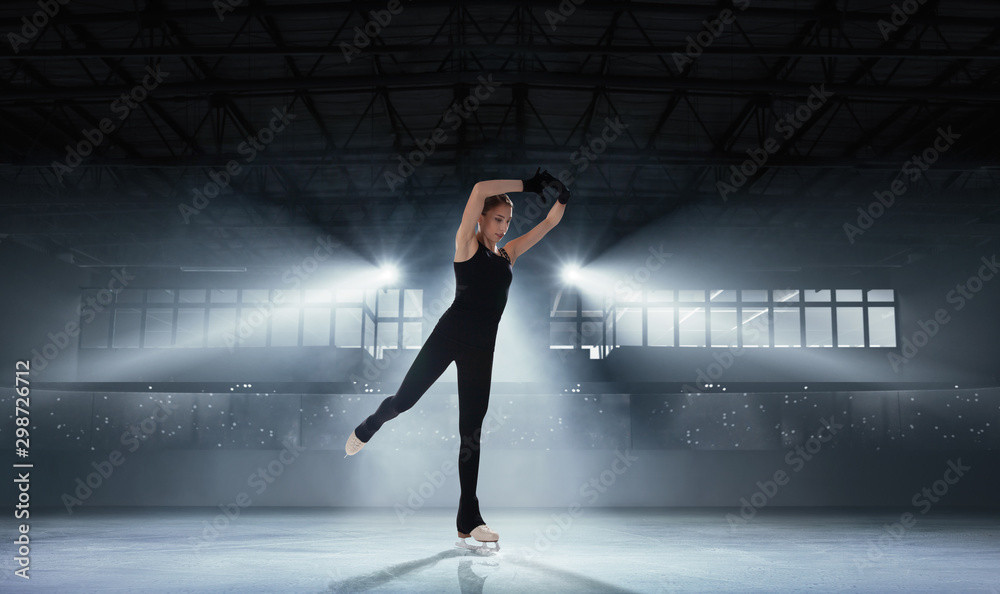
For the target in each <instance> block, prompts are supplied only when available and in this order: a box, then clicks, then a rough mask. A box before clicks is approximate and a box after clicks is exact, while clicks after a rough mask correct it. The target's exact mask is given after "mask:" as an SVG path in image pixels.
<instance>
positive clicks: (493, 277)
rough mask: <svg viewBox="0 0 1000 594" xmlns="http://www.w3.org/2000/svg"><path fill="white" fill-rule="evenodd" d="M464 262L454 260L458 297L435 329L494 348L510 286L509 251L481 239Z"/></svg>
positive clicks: (458, 339)
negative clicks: (495, 249) (492, 247)
mask: <svg viewBox="0 0 1000 594" xmlns="http://www.w3.org/2000/svg"><path fill="white" fill-rule="evenodd" d="M477 243H478V244H479V249H477V250H476V253H475V254H474V255H473V256H472V257H471V258H469V259H468V260H466V261H465V262H454V264H455V300H454V301H453V302H452V304H451V306H450V307H448V309H447V310H445V312H444V313H443V314H441V319H440V320H438V323H437V326H435V327H434V331H435V332H440V333H441V334H443V335H445V336H447V337H449V338H452V339H454V340H456V341H458V342H460V343H462V344H464V345H467V346H471V347H475V348H479V349H486V350H489V351H493V349H494V347H495V346H496V340H497V328H498V327H499V325H500V316H501V315H502V314H503V310H504V307H505V306H506V305H507V290H508V289H509V288H510V283H511V281H512V280H513V279H514V268H513V266H512V265H511V262H510V257H509V256H508V255H507V252H506V251H505V250H504V249H503V248H500V253H501V254H502V256H498V255H496V254H495V253H493V252H491V251H490V250H489V249H487V247H486V246H485V245H483V244H482V242H477Z"/></svg>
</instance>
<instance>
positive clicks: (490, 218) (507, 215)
mask: <svg viewBox="0 0 1000 594" xmlns="http://www.w3.org/2000/svg"><path fill="white" fill-rule="evenodd" d="M513 214H514V209H513V208H511V206H510V205H509V204H500V205H499V206H495V207H494V208H493V210H491V211H489V212H488V213H486V214H485V215H480V217H479V229H480V230H481V231H482V232H483V237H485V238H487V239H489V240H490V241H493V242H497V241H500V240H501V239H503V236H504V235H506V234H507V227H508V226H509V225H510V219H511V216H512V215H513Z"/></svg>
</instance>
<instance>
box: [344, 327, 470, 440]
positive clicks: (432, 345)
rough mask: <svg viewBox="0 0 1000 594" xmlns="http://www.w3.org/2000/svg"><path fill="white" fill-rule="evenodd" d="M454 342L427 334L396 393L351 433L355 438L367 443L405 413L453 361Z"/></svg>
mask: <svg viewBox="0 0 1000 594" xmlns="http://www.w3.org/2000/svg"><path fill="white" fill-rule="evenodd" d="M454 345H455V343H454V342H453V341H450V340H448V339H447V338H445V337H443V336H440V335H438V334H436V333H434V332H431V335H430V337H429V338H428V339H427V342H425V343H424V346H422V347H421V348H420V352H419V353H417V357H416V358H415V359H414V360H413V364H412V365H410V369H409V370H408V371H407V372H406V376H405V377H403V382H402V383H401V384H400V385H399V390H398V391H397V392H396V393H395V394H393V395H392V396H389V397H388V398H386V399H385V400H383V401H382V404H380V405H379V407H378V409H377V410H376V411H375V412H374V413H373V414H372V415H371V416H369V417H368V418H367V419H365V420H364V421H363V422H362V423H361V424H360V425H358V427H357V429H355V430H354V433H355V435H357V437H358V439H360V440H361V441H363V442H365V443H367V442H368V441H369V440H370V439H371V438H372V435H375V432H376V431H378V430H379V429H380V428H381V427H382V424H383V423H385V422H386V421H388V420H390V419H394V418H396V416H398V415H399V413H402V412H405V411H407V410H409V409H410V408H411V407H412V406H413V405H414V404H416V403H417V400H420V397H421V396H423V395H424V392H426V391H427V389H428V388H430V387H431V384H433V383H434V382H435V381H437V379H438V378H439V377H441V374H442V373H444V370H445V369H447V368H448V366H449V365H451V362H452V361H454V360H455V355H456V353H457V349H456V348H455V346H454Z"/></svg>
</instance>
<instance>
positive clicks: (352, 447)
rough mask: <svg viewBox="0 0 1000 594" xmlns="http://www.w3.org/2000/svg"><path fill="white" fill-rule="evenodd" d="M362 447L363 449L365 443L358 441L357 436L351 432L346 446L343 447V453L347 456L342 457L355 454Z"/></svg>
mask: <svg viewBox="0 0 1000 594" xmlns="http://www.w3.org/2000/svg"><path fill="white" fill-rule="evenodd" d="M363 447H365V442H363V441H361V440H360V439H358V436H357V435H355V434H354V432H353V431H351V436H350V437H348V438H347V445H345V446H344V451H345V452H347V455H346V456H344V457H345V458H346V457H347V456H353V455H354V454H357V453H358V452H359V451H361V448H363Z"/></svg>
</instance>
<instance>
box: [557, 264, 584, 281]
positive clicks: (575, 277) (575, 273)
mask: <svg viewBox="0 0 1000 594" xmlns="http://www.w3.org/2000/svg"><path fill="white" fill-rule="evenodd" d="M562 277H563V280H564V281H565V282H567V283H569V284H572V285H575V284H577V283H579V282H580V280H581V279H582V275H581V274H580V267H579V266H577V265H576V264H567V265H566V266H564V267H563V272H562Z"/></svg>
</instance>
